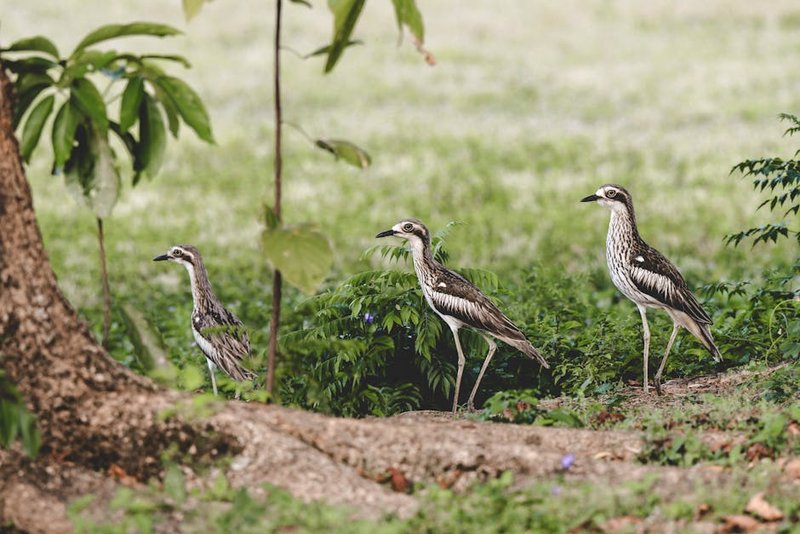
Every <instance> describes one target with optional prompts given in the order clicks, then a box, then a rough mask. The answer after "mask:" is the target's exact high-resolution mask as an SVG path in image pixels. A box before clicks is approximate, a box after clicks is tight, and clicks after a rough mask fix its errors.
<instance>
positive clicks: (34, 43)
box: [6, 35, 60, 60]
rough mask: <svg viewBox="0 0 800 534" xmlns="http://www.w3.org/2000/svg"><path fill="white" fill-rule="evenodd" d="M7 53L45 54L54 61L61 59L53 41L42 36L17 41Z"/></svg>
mask: <svg viewBox="0 0 800 534" xmlns="http://www.w3.org/2000/svg"><path fill="white" fill-rule="evenodd" d="M6 51H8V52H43V53H45V54H47V55H48V56H51V57H53V58H54V59H56V60H58V59H60V57H59V55H58V48H56V45H55V44H53V41H51V40H50V39H48V38H47V37H44V36H42V35H37V36H35V37H28V38H25V39H20V40H19V41H15V42H14V43H13V44H12V45H11V46H9V47H8V48H7V49H6Z"/></svg>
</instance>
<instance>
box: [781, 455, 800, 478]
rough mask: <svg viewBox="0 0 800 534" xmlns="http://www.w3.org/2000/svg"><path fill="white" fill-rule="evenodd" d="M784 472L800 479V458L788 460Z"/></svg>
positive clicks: (788, 475)
mask: <svg viewBox="0 0 800 534" xmlns="http://www.w3.org/2000/svg"><path fill="white" fill-rule="evenodd" d="M783 472H784V473H785V474H786V476H787V477H789V478H791V479H794V480H800V458H793V459H792V460H789V461H788V462H786V465H784V466H783Z"/></svg>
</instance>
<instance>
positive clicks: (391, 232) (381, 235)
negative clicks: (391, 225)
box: [375, 230, 397, 237]
mask: <svg viewBox="0 0 800 534" xmlns="http://www.w3.org/2000/svg"><path fill="white" fill-rule="evenodd" d="M396 233H397V232H395V231H394V230H386V231H385V232H381V233H379V234H378V235H376V236H375V237H389V236H390V235H394V234H396Z"/></svg>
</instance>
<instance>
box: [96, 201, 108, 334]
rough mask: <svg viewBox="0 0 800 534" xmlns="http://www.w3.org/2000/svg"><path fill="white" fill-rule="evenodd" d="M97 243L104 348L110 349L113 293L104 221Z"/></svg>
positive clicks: (98, 225)
mask: <svg viewBox="0 0 800 534" xmlns="http://www.w3.org/2000/svg"><path fill="white" fill-rule="evenodd" d="M97 242H98V244H99V245H100V279H101V280H102V283H103V348H105V349H107V348H108V334H109V332H110V330H111V291H110V289H109V287H108V270H107V269H106V245H105V238H104V237H103V219H101V218H100V217H98V218H97Z"/></svg>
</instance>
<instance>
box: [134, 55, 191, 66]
mask: <svg viewBox="0 0 800 534" xmlns="http://www.w3.org/2000/svg"><path fill="white" fill-rule="evenodd" d="M140 59H144V60H147V59H159V60H162V61H174V62H176V63H180V64H181V65H183V66H184V67H186V68H187V69H190V68H192V64H191V63H189V60H188V59H186V58H185V57H183V56H179V55H177V54H145V55H143V56H140Z"/></svg>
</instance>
